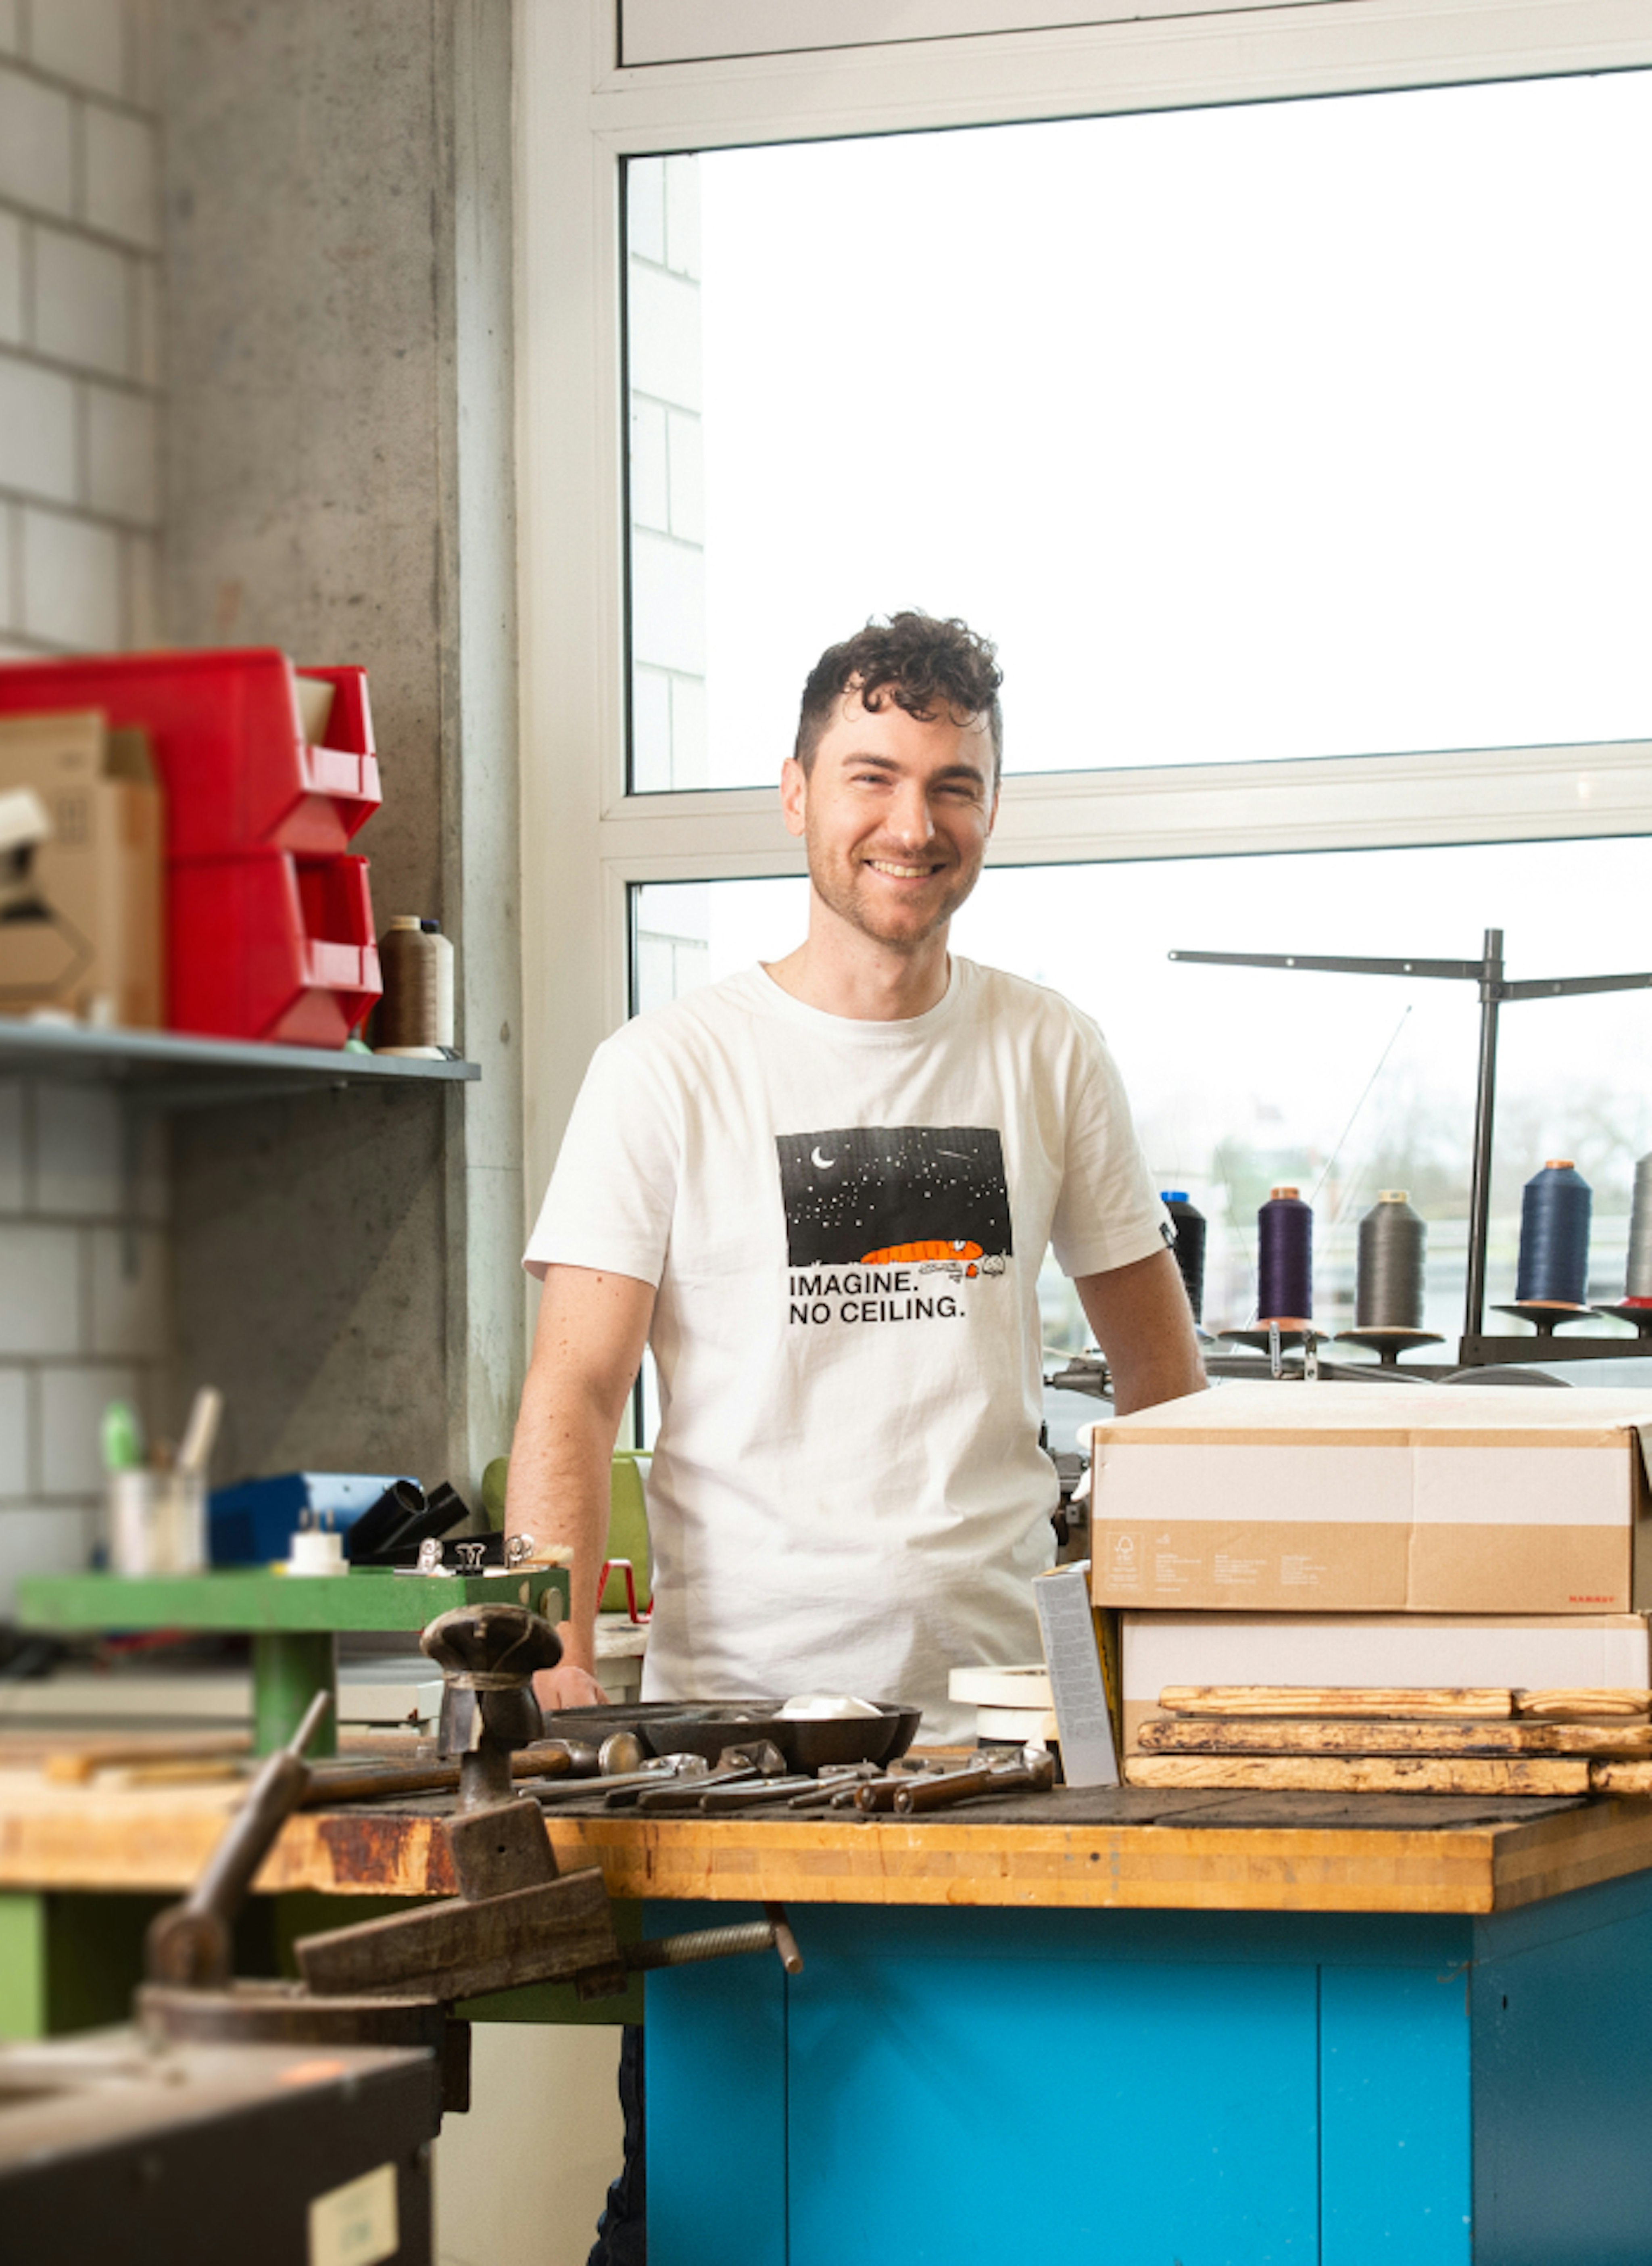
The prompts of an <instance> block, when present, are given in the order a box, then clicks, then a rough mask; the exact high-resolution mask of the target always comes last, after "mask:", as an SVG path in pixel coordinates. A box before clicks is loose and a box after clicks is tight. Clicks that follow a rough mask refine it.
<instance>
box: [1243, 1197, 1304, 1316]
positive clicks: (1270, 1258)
mask: <svg viewBox="0 0 1652 2266" xmlns="http://www.w3.org/2000/svg"><path fill="white" fill-rule="evenodd" d="M1256 1250H1257V1297H1256V1317H1257V1319H1258V1320H1259V1321H1261V1322H1263V1323H1267V1322H1294V1323H1304V1322H1310V1321H1312V1319H1313V1211H1312V1206H1310V1205H1308V1204H1305V1203H1304V1202H1303V1201H1302V1198H1301V1197H1300V1196H1299V1195H1297V1191H1296V1190H1295V1188H1276V1189H1275V1190H1274V1192H1273V1194H1272V1195H1270V1196H1269V1197H1268V1202H1266V1203H1265V1204H1264V1205H1263V1206H1262V1208H1261V1210H1260V1211H1259V1212H1258V1213H1257V1215H1256Z"/></svg>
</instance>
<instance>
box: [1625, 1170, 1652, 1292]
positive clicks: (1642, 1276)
mask: <svg viewBox="0 0 1652 2266" xmlns="http://www.w3.org/2000/svg"><path fill="white" fill-rule="evenodd" d="M1623 1294H1624V1297H1626V1298H1652V1151H1648V1154H1647V1155H1646V1156H1644V1157H1642V1158H1641V1161H1640V1163H1639V1164H1638V1165H1637V1166H1635V1168H1634V1202H1633V1203H1632V1205H1631V1206H1630V1210H1629V1267H1628V1273H1627V1276H1626V1279H1625V1283H1624V1293H1623Z"/></svg>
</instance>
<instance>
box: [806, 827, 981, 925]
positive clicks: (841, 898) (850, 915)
mask: <svg viewBox="0 0 1652 2266" xmlns="http://www.w3.org/2000/svg"><path fill="white" fill-rule="evenodd" d="M805 846H806V847H807V848H808V852H809V887H810V888H812V889H813V890H814V892H815V895H816V896H817V897H818V898H819V899H820V900H821V903H822V904H823V905H825V906H826V908H827V910H829V911H830V912H834V913H836V914H837V917H838V918H839V920H842V921H846V922H847V923H848V925H850V927H851V928H855V929H859V932H860V933H861V935H862V936H866V937H870V938H871V939H872V940H873V942H874V944H881V945H882V946H884V947H886V948H887V949H888V950H889V951H892V952H917V951H918V950H919V949H920V948H921V947H923V946H925V945H926V944H928V943H929V942H930V941H931V940H932V939H933V938H934V937H935V936H936V935H938V934H944V933H945V932H946V930H947V925H948V924H949V923H950V922H951V920H952V917H953V915H954V913H955V912H956V911H957V910H958V909H959V908H960V906H961V905H962V904H964V903H966V902H967V901H968V899H969V895H970V894H971V892H972V891H973V890H974V888H975V885H976V882H977V881H979V880H980V879H981V861H977V863H976V868H975V871H974V872H973V873H972V874H969V876H968V877H967V878H965V877H964V876H963V874H962V869H961V868H958V869H955V871H954V888H950V889H948V890H947V893H946V895H944V897H943V898H942V900H941V905H940V910H939V911H938V912H937V913H936V914H935V916H934V917H933V918H932V919H931V920H929V921H927V922H925V925H924V926H923V928H922V929H920V930H911V929H902V930H898V931H896V932H893V933H890V932H887V931H885V930H884V929H882V928H881V927H880V926H879V925H877V923H876V922H875V921H874V920H873V919H871V918H869V917H868V915H867V909H866V905H865V904H864V903H862V901H861V898H860V896H859V892H858V891H857V889H856V887H855V883H854V880H853V878H852V879H851V880H850V881H849V883H848V884H847V886H846V887H843V888H839V887H837V886H836V884H835V878H834V877H833V875H832V873H831V868H830V864H829V863H828V864H825V865H824V866H822V861H820V860H817V859H816V858H815V854H814V844H812V843H809V842H808V839H807V836H806V837H805ZM892 862H894V861H892ZM861 871H862V868H861V867H860V866H851V868H850V874H851V876H852V877H853V876H856V875H859V873H860V872H861Z"/></svg>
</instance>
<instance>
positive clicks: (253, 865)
mask: <svg viewBox="0 0 1652 2266" xmlns="http://www.w3.org/2000/svg"><path fill="white" fill-rule="evenodd" d="M168 881H169V895H170V929H169V934H168V939H167V954H168V964H169V966H170V968H171V970H172V1012H171V1015H170V1017H169V1019H168V1020H170V1022H171V1024H172V1028H173V1029H174V1030H175V1031H198V1032H201V1033H202V1034H204V1035H206V1036H208V1037H212V1038H229V1039H268V1040H279V1041H281V1042H285V1043H286V1044H287V1045H289V1046H300V1047H341V1046H342V1045H343V1044H344V1042H345V1041H346V1039H347V1038H348V1037H349V1035H350V1034H351V1032H352V1031H353V1030H354V1029H355V1027H356V1025H357V1024H358V1023H359V1022H360V1021H361V1020H362V1017H363V1015H365V1014H366V1012H367V1011H368V1009H369V1007H370V1006H371V1005H373V1003H374V1001H375V1000H376V998H378V996H379V991H380V989H381V986H380V983H379V973H378V949H377V947H376V945H375V943H374V941H373V908H372V904H371V902H370V900H369V896H368V891H367V860H366V859H365V858H325V859H299V858H294V857H292V856H290V855H289V853H288V852H285V851H282V850H249V851H245V852H242V853H241V854H240V855H239V856H235V857H228V858H202V859H190V860H188V861H186V863H184V864H181V865H175V866H173V867H172V870H171V873H170V874H169V875H168Z"/></svg>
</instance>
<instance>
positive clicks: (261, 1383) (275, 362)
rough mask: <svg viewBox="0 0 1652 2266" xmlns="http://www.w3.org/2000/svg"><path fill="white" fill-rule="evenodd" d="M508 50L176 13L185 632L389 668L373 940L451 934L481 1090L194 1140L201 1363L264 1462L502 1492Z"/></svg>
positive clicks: (384, 1100) (314, 658) (379, 719)
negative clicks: (423, 931)
mask: <svg viewBox="0 0 1652 2266" xmlns="http://www.w3.org/2000/svg"><path fill="white" fill-rule="evenodd" d="M510 26H511V11H510V4H509V0H170V5H169V8H168V11H167V27H168V52H167V55H166V57H165V96H166V122H167V133H166V139H167V158H166V181H165V252H166V265H167V296H168V320H167V343H168V354H167V372H168V381H169V384H170V386H171V388H172V391H171V394H170V400H169V411H170V415H169V428H168V435H167V449H166V464H167V499H166V521H165V551H166V558H165V598H166V608H167V618H168V627H169V631H170V634H171V635H172V638H173V639H174V640H176V641H178V642H179V643H183V644H226V643H234V644H244V643H245V644H262V643H269V644H275V645H280V646H281V647H285V648H286V649H287V650H288V651H289V652H290V653H291V654H294V656H295V657H296V658H297V659H299V660H301V661H309V662H362V663H364V664H365V665H366V667H367V669H369V683H370V690H371V697H372V703H373V711H374V720H375V725H376V735H377V740H378V745H379V749H380V753H381V762H382V767H383V772H384V809H383V810H382V811H381V812H380V813H379V814H378V815H377V816H376V818H374V819H373V820H372V822H370V823H369V826H368V827H367V829H366V830H364V831H363V833H362V836H361V837H360V839H359V841H358V844H357V845H356V846H357V847H358V848H359V849H361V850H362V852H364V853H365V854H366V855H368V856H369V858H370V859H371V860H372V888H373V900H374V906H375V912H376V919H377V923H378V925H379V926H380V928H381V929H382V928H383V926H384V921H385V919H386V917H388V916H389V915H390V914H391V913H393V912H419V913H426V914H434V915H435V916H437V917H440V918H441V920H442V925H443V926H444V928H445V929H446V930H447V931H448V932H449V934H450V935H451V936H452V938H453V939H454V942H455V945H456V947H457V951H458V954H459V969H460V1015H461V1027H460V1031H459V1034H458V1035H459V1040H460V1043H461V1045H462V1047H463V1048H464V1051H465V1052H466V1053H468V1054H469V1055H470V1056H472V1057H473V1058H474V1059H475V1060H477V1061H479V1063H480V1064H481V1065H482V1071H483V1080H482V1084H481V1085H480V1086H479V1087H477V1086H472V1087H471V1088H469V1089H468V1090H466V1092H465V1093H464V1094H463V1095H458V1094H443V1093H440V1092H435V1091H430V1090H424V1091H415V1092H412V1093H397V1094H393V1095H388V1096H370V1097H369V1096H365V1095H352V1094H347V1093H344V1094H335V1095H329V1096H325V1097H321V1098H304V1099H293V1100H287V1101H284V1102H279V1103H276V1104H274V1105H273V1106H264V1107H257V1108H236V1109H232V1110H213V1111H201V1112H198V1113H194V1114H192V1115H189V1116H188V1117H186V1118H185V1119H183V1120H181V1121H180V1123H179V1131H178V1137H177V1147H176V1169H177V1191H176V1201H175V1205H174V1217H175V1220H176V1222H177V1259H178V1302H179V1341H180V1351H181V1358H182V1360H183V1363H184V1364H185V1367H186V1369H187V1370H188V1371H191V1372H192V1373H193V1374H194V1375H198V1376H202V1377H205V1376H211V1377H213V1378H216V1379H217V1381H218V1382H220V1383H221V1384H222V1385H223V1386H224V1387H225V1389H226V1392H227V1393H228V1395H229V1408H228V1417H227V1436H226V1443H225V1454H226V1458H227V1460H228V1461H229V1462H230V1464H232V1465H233V1466H235V1467H236V1468H238V1469H240V1470H277V1469H281V1468H282V1467H286V1466H293V1465H310V1466H330V1467H333V1468H341V1467H342V1468H351V1467H354V1468H360V1469H384V1470H391V1471H406V1472H414V1473H420V1475H421V1476H422V1477H424V1478H425V1479H427V1480H434V1479H437V1478H440V1477H442V1476H443V1475H450V1476H451V1478H452V1479H453V1480H454V1481H455V1483H456V1484H457V1485H459V1486H460V1487H461V1488H473V1487H474V1486H475V1484H476V1481H477V1478H478V1475H479V1470H480V1466H481V1465H482V1464H483V1463H484V1462H485V1461H486V1458H488V1457H489V1456H490V1455H493V1454H495V1453H498V1452H500V1451H501V1450H502V1449H503V1448H504V1447H505V1446H507V1445H508V1438H509V1427H510V1422H511V1419H512V1416H513V1414H514V1408H515V1395H516V1392H517V1390H518V1387H519V1385H520V1378H521V1369H522V1359H523V1319H522V1318H523V1298H522V1295H521V1287H520V1276H519V1274H518V1261H519V1256H520V1250H521V1243H522V1236H523V1195H522V1186H521V1166H520V1145H521V1144H520V1127H521V1122H522V1119H521V1093H520V1077H519V1073H518V1070H517V1059H518V1034H519V1027H520V1020H521V1010H520V936H519V922H518V895H519V874H518V852H517V839H516V835H517V823H516V812H517V792H516V764H515V530H514V523H513V507H512V494H513V463H512V433H513V407H512V371H511V346H510V295H511V212H510V184H511V91H510V37H511V32H510Z"/></svg>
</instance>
